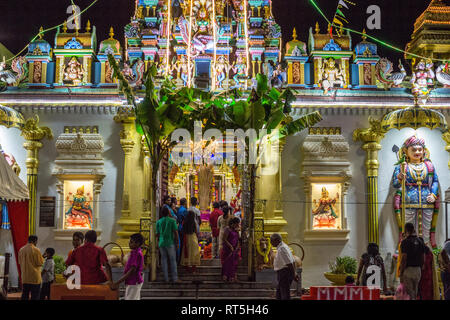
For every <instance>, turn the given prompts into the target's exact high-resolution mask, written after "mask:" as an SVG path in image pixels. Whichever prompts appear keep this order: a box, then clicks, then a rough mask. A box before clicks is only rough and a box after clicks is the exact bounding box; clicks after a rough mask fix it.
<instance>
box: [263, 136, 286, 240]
mask: <svg viewBox="0 0 450 320" xmlns="http://www.w3.org/2000/svg"><path fill="white" fill-rule="evenodd" d="M285 144H286V139H285V138H283V139H281V140H280V141H278V148H277V146H276V144H272V145H271V146H269V147H268V148H270V150H268V151H269V152H268V154H266V156H267V157H268V158H270V160H269V161H270V162H271V165H272V166H273V165H276V166H277V169H276V170H275V171H272V170H271V169H270V168H269V167H266V166H267V165H264V164H260V166H259V167H258V171H257V177H258V178H257V179H258V180H257V187H256V192H255V193H256V199H258V200H260V201H258V203H257V204H256V205H255V218H264V232H265V233H266V234H268V235H271V234H272V233H279V234H280V235H281V236H282V237H283V240H284V241H287V235H288V234H287V232H286V231H282V229H283V228H284V226H286V225H287V221H286V220H285V219H284V212H283V203H282V200H283V199H282V183H281V154H282V153H283V149H284V146H285ZM269 166H270V165H269ZM265 169H266V170H268V171H267V172H266V173H265V174H264V170H265Z"/></svg>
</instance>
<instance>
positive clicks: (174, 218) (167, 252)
mask: <svg viewBox="0 0 450 320" xmlns="http://www.w3.org/2000/svg"><path fill="white" fill-rule="evenodd" d="M190 200H191V206H190V207H189V208H187V200H186V199H185V198H182V199H180V206H179V207H177V202H178V201H177V199H176V198H175V197H168V196H166V197H165V198H164V201H163V202H164V204H163V206H162V207H161V211H160V218H159V220H158V221H157V223H156V237H157V242H158V247H159V252H160V255H161V268H162V271H163V275H164V281H166V282H169V266H170V275H171V278H172V282H181V281H180V280H179V279H178V272H177V265H181V266H184V267H185V268H186V269H187V270H188V271H190V272H192V273H196V271H197V269H196V267H197V266H199V265H200V260H201V255H200V249H199V238H200V225H201V223H202V220H201V213H200V210H199V209H198V208H197V205H198V200H197V198H196V197H192V198H191V199H190ZM240 222H241V221H240V219H239V218H238V217H235V216H234V215H233V214H232V208H231V207H229V206H228V203H227V202H226V201H220V202H214V203H213V211H212V212H211V214H210V216H209V224H210V227H211V242H212V257H213V258H218V257H220V258H221V262H222V277H223V280H224V281H237V277H236V272H237V265H238V262H239V259H240V234H239V231H240Z"/></svg>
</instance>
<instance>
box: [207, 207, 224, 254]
mask: <svg viewBox="0 0 450 320" xmlns="http://www.w3.org/2000/svg"><path fill="white" fill-rule="evenodd" d="M213 208H214V210H213V212H211V215H210V216H209V226H210V227H211V236H212V257H213V258H214V259H216V258H217V257H218V256H219V233H220V229H219V227H218V225H217V220H218V219H219V217H220V216H221V215H223V212H222V210H220V206H219V203H218V202H214V203H213Z"/></svg>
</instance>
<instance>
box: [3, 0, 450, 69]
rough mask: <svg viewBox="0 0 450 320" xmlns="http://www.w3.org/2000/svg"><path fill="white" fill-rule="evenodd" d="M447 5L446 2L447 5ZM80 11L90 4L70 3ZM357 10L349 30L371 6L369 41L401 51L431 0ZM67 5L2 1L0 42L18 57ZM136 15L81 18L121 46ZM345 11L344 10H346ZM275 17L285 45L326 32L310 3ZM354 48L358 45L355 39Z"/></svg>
mask: <svg viewBox="0 0 450 320" xmlns="http://www.w3.org/2000/svg"><path fill="white" fill-rule="evenodd" d="M447 1H448V0H447ZM74 2H75V4H77V5H79V6H80V7H81V8H82V9H84V8H85V7H86V6H87V5H89V4H90V3H91V2H92V0H74ZM316 2H317V3H318V4H319V6H320V7H321V8H322V10H323V11H324V12H325V14H326V15H327V17H329V19H331V18H332V15H333V14H334V12H335V10H336V6H337V2H338V0H316ZM353 2H356V3H357V6H356V7H353V6H350V7H351V11H349V12H348V14H347V13H346V16H347V17H348V18H349V21H350V24H349V26H350V27H351V28H352V29H355V30H362V28H363V27H365V21H366V19H367V17H368V16H369V15H368V14H366V9H367V7H368V6H369V5H373V4H375V5H379V6H380V8H381V20H382V21H381V30H371V31H369V30H368V33H369V34H370V35H372V36H375V37H377V38H379V39H380V40H383V41H386V42H389V43H391V44H393V45H395V46H397V47H400V48H402V49H403V48H404V47H405V45H406V43H407V42H408V41H409V40H410V35H411V33H412V30H413V23H414V21H415V19H416V18H417V17H418V16H419V15H420V14H421V13H422V12H423V11H424V10H425V9H426V7H427V6H428V4H429V3H430V0H353ZM70 3H71V2H70V0H45V1H43V0H41V1H37V0H20V1H18V0H0V42H1V43H3V44H4V45H5V46H6V47H7V48H8V49H9V50H10V51H12V52H13V53H14V54H16V53H17V52H18V51H19V50H21V49H22V48H23V47H24V46H25V45H26V44H27V43H28V41H30V40H31V38H32V37H33V36H34V35H35V34H36V33H37V32H38V31H39V27H40V26H41V25H42V26H43V27H44V28H48V27H51V26H54V25H57V24H59V23H61V22H63V21H64V20H66V19H67V17H68V16H69V15H68V14H67V13H66V9H67V7H68V6H69V5H70ZM133 10H134V0H99V1H98V2H97V3H96V4H95V5H94V6H93V7H91V8H90V9H89V10H88V11H87V12H86V13H85V14H84V15H83V17H82V26H83V28H84V27H85V25H86V22H87V19H90V20H91V23H92V25H95V26H96V27H97V38H98V40H99V41H101V40H103V39H106V38H108V36H107V34H108V31H109V27H110V26H113V27H114V29H115V33H116V36H115V37H116V39H119V40H120V41H121V42H123V26H125V25H126V24H127V23H128V22H129V21H130V17H131V15H132V13H133ZM346 12H347V11H346ZM273 14H274V16H275V19H276V21H277V23H278V24H279V25H280V26H281V28H282V32H283V40H284V43H285V42H286V41H289V40H291V35H292V29H293V27H296V29H297V34H298V38H299V39H300V40H302V41H305V42H306V41H307V39H308V30H309V27H311V26H312V27H313V28H314V25H315V22H316V21H319V24H320V26H321V30H322V32H324V31H325V30H326V22H325V21H324V20H323V18H322V17H321V16H320V15H319V14H318V13H317V12H316V10H315V9H314V8H313V6H312V5H311V4H310V3H309V1H308V0H273ZM352 38H353V45H355V44H356V43H358V42H359V41H360V37H359V36H358V35H353V36H352ZM45 39H46V40H47V41H49V43H50V44H52V45H53V43H54V33H49V34H46V36H45ZM380 55H381V56H387V57H389V58H391V59H395V60H394V61H396V60H397V59H398V58H401V57H402V54H399V53H397V52H394V51H392V50H391V49H387V48H383V49H380Z"/></svg>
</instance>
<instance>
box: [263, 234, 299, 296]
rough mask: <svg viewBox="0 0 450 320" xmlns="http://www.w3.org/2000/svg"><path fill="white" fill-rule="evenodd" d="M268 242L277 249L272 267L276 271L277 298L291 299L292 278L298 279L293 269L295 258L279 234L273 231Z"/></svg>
mask: <svg viewBox="0 0 450 320" xmlns="http://www.w3.org/2000/svg"><path fill="white" fill-rule="evenodd" d="M270 243H271V244H272V246H273V247H274V248H276V249H277V253H276V255H275V259H274V261H273V268H274V270H275V271H276V272H277V278H278V285H277V300H289V299H291V283H292V280H295V281H298V280H299V278H298V275H297V272H296V271H295V260H294V256H293V255H292V252H291V249H290V248H289V247H288V245H287V244H285V243H284V242H283V240H282V238H281V235H279V234H278V233H274V234H272V235H271V236H270Z"/></svg>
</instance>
